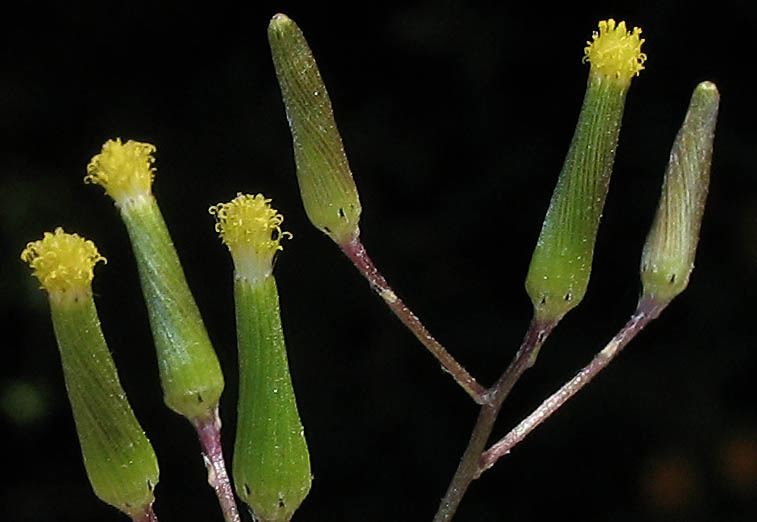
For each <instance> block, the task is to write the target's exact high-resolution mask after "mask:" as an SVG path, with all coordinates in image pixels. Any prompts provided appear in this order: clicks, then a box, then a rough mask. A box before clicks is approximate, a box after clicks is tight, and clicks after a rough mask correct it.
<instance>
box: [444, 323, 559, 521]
mask: <svg viewBox="0 0 757 522" xmlns="http://www.w3.org/2000/svg"><path fill="white" fill-rule="evenodd" d="M556 324H557V323H541V322H539V321H537V320H536V319H534V320H532V321H531V324H530V325H529V327H528V331H527V332H526V335H525V337H524V338H523V342H522V343H521V346H520V348H519V349H518V351H517V353H516V354H515V357H514V358H513V360H512V362H511V363H510V366H508V367H507V369H506V370H505V372H504V373H503V374H502V376H501V377H500V378H499V380H498V381H497V382H496V383H495V384H494V386H492V387H491V388H489V389H488V390H486V392H485V393H484V395H483V398H484V401H485V402H484V404H483V405H482V406H481V411H480V412H479V415H478V419H477V420H476V424H475V426H474V427H473V433H471V437H470V440H469V441H468V447H466V448H465V452H464V453H463V456H462V458H461V459H460V464H459V465H458V467H457V470H456V471H455V475H454V476H453V477H452V481H451V482H450V484H449V487H448V488H447V492H446V493H445V495H444V498H443V499H442V501H441V503H440V504H439V509H438V511H437V512H436V515H435V516H434V522H448V521H449V520H452V517H453V516H454V515H455V513H456V512H457V508H458V506H460V502H462V500H463V496H464V495H465V493H466V491H468V487H470V484H471V482H473V480H474V479H475V478H476V477H477V476H478V461H479V459H480V458H481V453H482V452H483V451H484V448H485V447H486V443H487V442H488V441H489V437H490V436H491V432H492V429H493V428H494V423H495V422H496V420H497V416H498V415H499V411H500V409H502V403H504V401H505V399H506V398H507V396H508V395H509V394H510V392H511V391H512V389H513V387H514V386H515V383H516V382H518V379H520V377H521V375H523V373H524V372H525V371H526V370H528V369H529V368H530V367H531V366H533V364H534V362H535V361H536V356H537V355H538V354H539V350H540V349H541V347H542V345H543V344H544V341H546V340H547V337H548V336H549V334H550V333H551V332H552V330H553V329H554V327H555V326H556Z"/></svg>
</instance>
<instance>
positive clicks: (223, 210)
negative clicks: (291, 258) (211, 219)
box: [209, 194, 292, 279]
mask: <svg viewBox="0 0 757 522" xmlns="http://www.w3.org/2000/svg"><path fill="white" fill-rule="evenodd" d="M209 212H210V213H211V214H213V215H214V216H215V217H216V226H215V229H216V232H218V234H219V235H220V236H221V240H222V241H223V242H224V243H225V244H226V246H228V247H229V250H230V251H231V255H232V257H233V258H234V264H235V266H236V268H237V272H238V275H240V272H241V275H242V276H243V277H247V278H251V279H257V278H259V277H264V276H266V275H269V274H270V273H271V270H272V265H273V256H274V254H275V253H276V252H277V251H279V250H283V247H282V246H281V240H282V239H283V238H291V237H292V234H290V233H289V232H283V231H282V230H281V223H282V222H283V221H284V216H282V215H281V214H279V213H278V211H277V210H276V209H274V208H271V200H270V199H266V198H265V197H264V196H263V195H262V194H257V195H255V196H252V195H249V194H238V195H237V197H236V198H234V199H233V200H231V201H230V202H228V203H219V204H217V205H214V206H212V207H210V209H209Z"/></svg>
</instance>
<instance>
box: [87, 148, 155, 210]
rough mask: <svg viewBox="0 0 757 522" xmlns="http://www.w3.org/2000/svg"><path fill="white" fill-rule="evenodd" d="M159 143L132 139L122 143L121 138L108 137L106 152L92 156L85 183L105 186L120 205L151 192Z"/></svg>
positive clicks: (104, 149) (103, 150) (103, 149)
mask: <svg viewBox="0 0 757 522" xmlns="http://www.w3.org/2000/svg"><path fill="white" fill-rule="evenodd" d="M155 150H156V149H155V146H154V145H151V144H149V143H140V142H138V141H134V140H129V141H127V142H126V143H121V138H116V139H115V140H108V141H107V142H105V144H104V145H103V147H102V152H100V154H97V155H96V156H94V157H93V158H92V161H90V162H89V165H87V176H86V177H85V178H84V182H85V183H95V184H97V185H102V186H103V188H105V192H107V193H108V195H109V196H110V197H111V198H113V200H114V201H115V202H116V204H120V203H122V202H124V200H126V199H128V198H134V197H139V196H146V195H148V194H150V191H151V188H152V180H153V177H154V176H155V168H153V167H152V164H153V163H154V162H155V158H154V157H153V155H152V154H153V153H154V152H155Z"/></svg>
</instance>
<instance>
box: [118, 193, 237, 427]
mask: <svg viewBox="0 0 757 522" xmlns="http://www.w3.org/2000/svg"><path fill="white" fill-rule="evenodd" d="M120 210H121V217H122V219H123V221H124V223H125V224H126V228H127V230H128V232H129V239H130V240H131V245H132V248H133V250H134V255H135V257H136V261H137V268H138V269H139V279H140V283H141V285H142V292H143V293H144V297H145V302H146V303H147V310H148V313H149V317H150V326H151V328H152V334H153V339H154V341H155V348H156V350H157V356H158V367H159V369H160V381H161V385H162V387H163V395H164V400H165V403H166V405H168V407H169V408H171V409H172V410H174V411H176V412H177V413H179V414H181V415H183V416H185V417H187V418H188V419H190V420H196V419H204V418H207V417H208V416H209V415H213V414H214V411H215V409H216V407H217V406H218V402H219V400H220V397H221V393H222V392H223V387H224V380H223V374H222V372H221V367H220V365H219V363H218V357H217V356H216V353H215V350H214V349H213V346H212V344H211V342H210V338H209V337H208V333H207V331H206V330H205V325H204V323H203V321H202V317H201V316H200V311H199V310H198V309H197V305H196V304H195V300H194V298H193V297H192V293H191V291H190V290H189V286H188V285H187V282H186V279H185V277H184V271H183V269H182V267H181V263H180V262H179V257H178V255H177V253H176V250H175V248H174V246H173V242H172V241H171V236H170V235H169V233H168V229H167V228H166V224H165V221H164V220H163V216H162V215H161V213H160V209H159V208H158V204H157V202H156V201H155V198H154V197H153V196H152V195H148V196H146V197H144V198H139V199H137V200H135V202H133V203H126V204H123V205H121V207H120Z"/></svg>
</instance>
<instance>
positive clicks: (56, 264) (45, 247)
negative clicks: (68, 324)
mask: <svg viewBox="0 0 757 522" xmlns="http://www.w3.org/2000/svg"><path fill="white" fill-rule="evenodd" d="M21 259H22V260H23V261H25V262H26V263H28V264H29V266H30V267H31V269H32V271H33V273H34V276H35V277H36V278H37V279H39V281H40V283H42V288H44V289H45V290H47V292H48V293H50V294H66V293H68V292H71V291H81V290H87V289H88V288H89V286H90V284H91V283H92V278H93V277H94V271H93V269H94V267H95V265H96V264H97V262H98V261H102V262H103V263H106V262H107V260H106V259H105V258H104V257H103V256H101V255H100V253H99V252H98V251H97V247H95V244H94V243H93V242H92V241H88V240H86V239H84V238H83V237H81V236H79V235H77V234H67V233H66V232H64V231H63V229H62V228H60V227H58V228H56V229H55V233H50V232H45V235H44V237H43V238H42V239H40V240H39V241H32V242H30V243H29V244H28V245H26V248H25V249H24V251H23V252H21Z"/></svg>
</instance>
